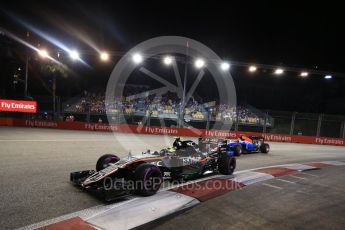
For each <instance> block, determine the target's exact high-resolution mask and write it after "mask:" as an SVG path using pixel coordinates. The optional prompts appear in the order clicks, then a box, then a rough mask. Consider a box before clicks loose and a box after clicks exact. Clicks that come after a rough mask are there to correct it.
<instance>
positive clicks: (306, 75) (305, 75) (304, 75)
mask: <svg viewBox="0 0 345 230" xmlns="http://www.w3.org/2000/svg"><path fill="white" fill-rule="evenodd" d="M308 75H309V73H308V72H302V73H301V77H308Z"/></svg>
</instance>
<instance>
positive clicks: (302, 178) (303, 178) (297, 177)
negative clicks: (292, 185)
mask: <svg viewBox="0 0 345 230" xmlns="http://www.w3.org/2000/svg"><path fill="white" fill-rule="evenodd" d="M289 176H290V177H293V178H296V179H301V180H308V179H307V178H305V177H299V176H294V175H289Z"/></svg>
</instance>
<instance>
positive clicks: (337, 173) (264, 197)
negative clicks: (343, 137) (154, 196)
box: [156, 166, 345, 230]
mask: <svg viewBox="0 0 345 230" xmlns="http://www.w3.org/2000/svg"><path fill="white" fill-rule="evenodd" d="M344 175H345V166H339V167H331V168H323V169H321V170H314V171H308V172H305V173H298V174H294V175H287V176H283V177H279V178H275V179H272V180H268V181H264V182H260V183H257V184H254V185H250V186H246V187H244V188H242V189H240V190H236V191H233V192H229V193H226V194H225V195H222V196H219V197H217V198H214V199H211V200H208V201H206V202H203V203H201V204H199V205H198V206H197V207H195V208H193V209H190V210H188V211H186V212H184V213H183V214H182V215H177V216H175V217H170V218H169V219H167V220H166V221H165V222H163V223H160V225H158V226H157V227H156V229H157V230H170V229H180V230H183V229H186V230H187V229H191V227H190V226H193V229H207V230H213V229H256V230H258V229H280V230H285V229H310V230H314V229H339V230H342V229H344V226H345V215H344V212H345V196H344V192H345V177H344Z"/></svg>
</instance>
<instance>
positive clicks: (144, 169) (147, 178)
mask: <svg viewBox="0 0 345 230" xmlns="http://www.w3.org/2000/svg"><path fill="white" fill-rule="evenodd" d="M134 182H135V193H136V194H138V195H141V196H151V195H153V194H155V193H156V192H157V191H158V190H159V188H160V187H161V184H162V182H163V176H162V172H161V170H160V169H159V168H158V167H157V166H155V165H152V164H147V163H144V164H141V165H139V166H138V167H137V168H136V169H135V172H134Z"/></svg>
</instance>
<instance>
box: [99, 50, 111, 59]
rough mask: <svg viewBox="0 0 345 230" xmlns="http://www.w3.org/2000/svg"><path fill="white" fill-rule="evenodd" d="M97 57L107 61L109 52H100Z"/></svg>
mask: <svg viewBox="0 0 345 230" xmlns="http://www.w3.org/2000/svg"><path fill="white" fill-rule="evenodd" d="M99 57H100V59H101V60H102V61H108V60H109V54H108V53H107V52H101V54H100V55H99Z"/></svg>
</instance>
